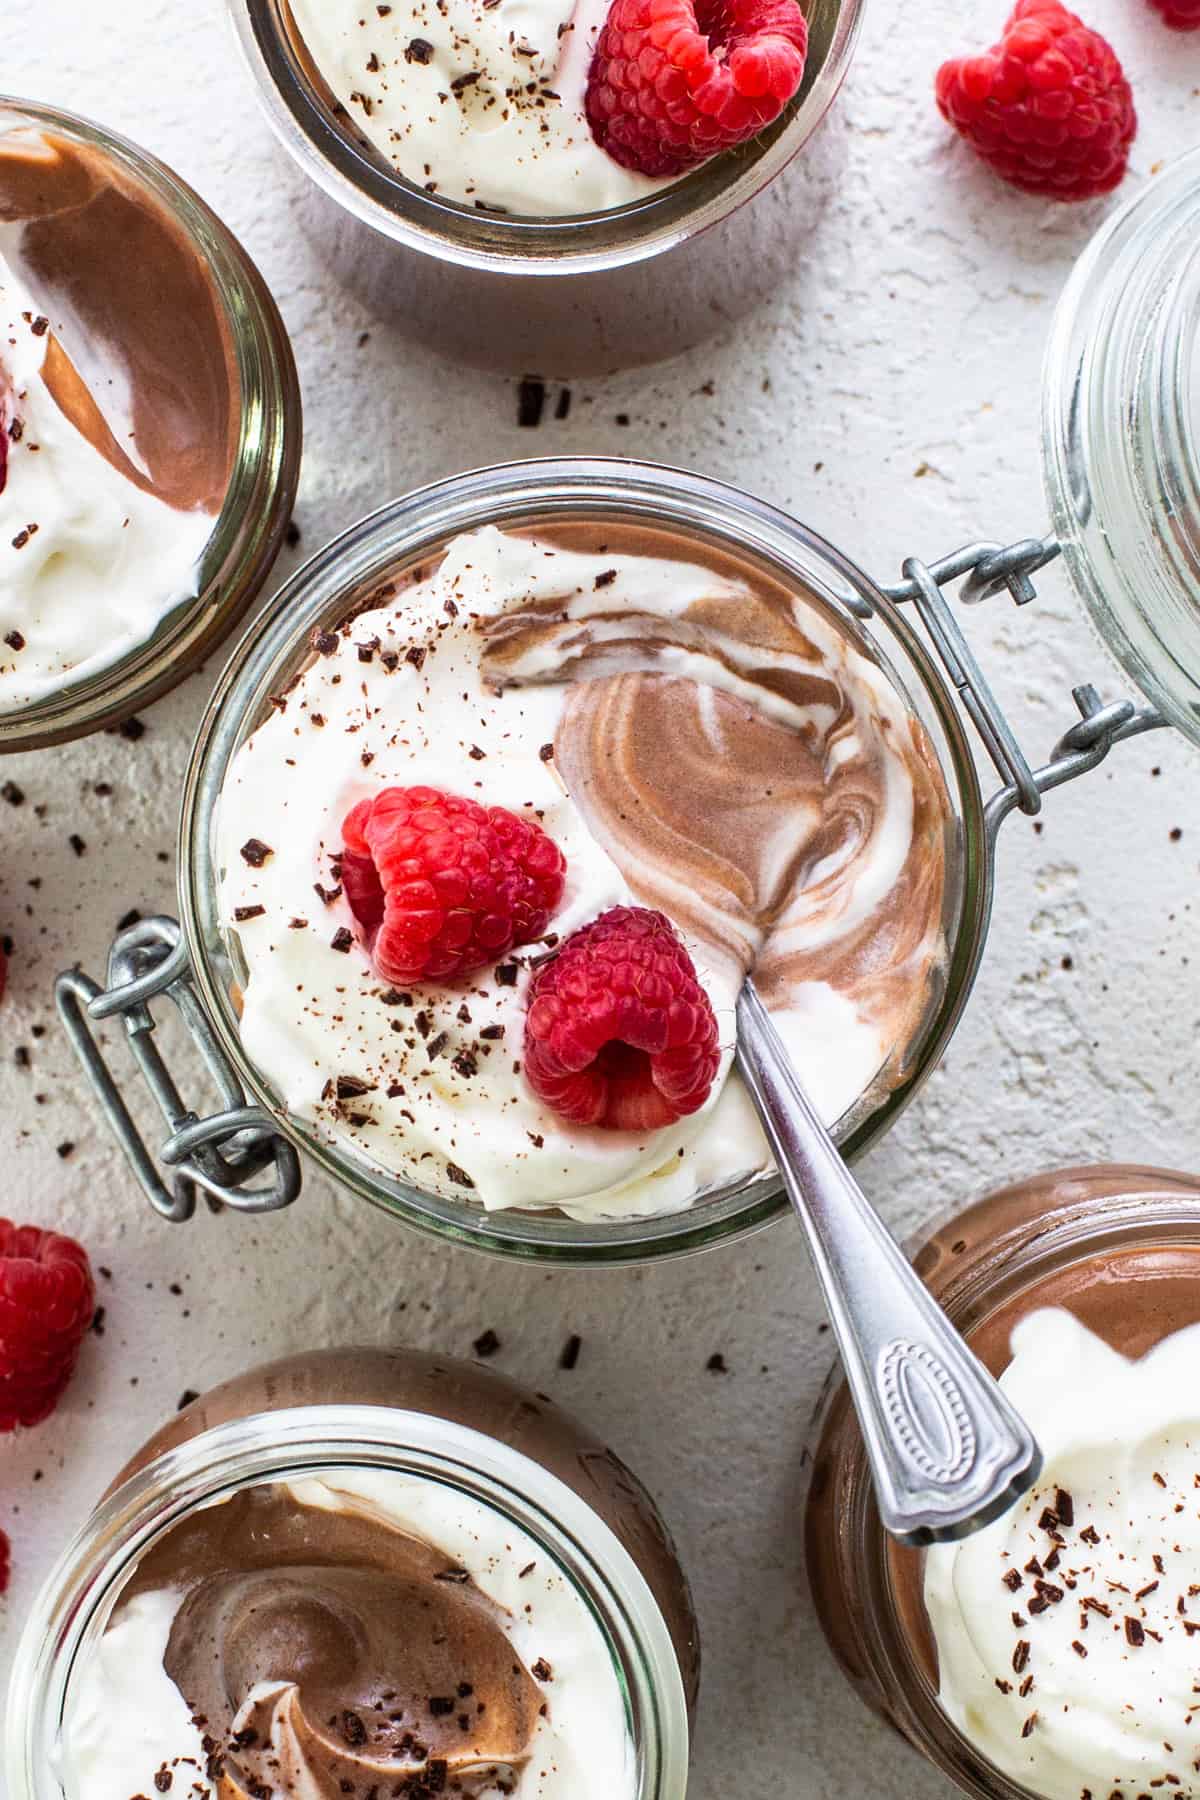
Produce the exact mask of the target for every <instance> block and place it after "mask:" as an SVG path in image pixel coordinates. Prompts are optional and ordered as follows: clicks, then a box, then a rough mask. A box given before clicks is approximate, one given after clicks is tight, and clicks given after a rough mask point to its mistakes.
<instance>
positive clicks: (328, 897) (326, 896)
mask: <svg viewBox="0 0 1200 1800" xmlns="http://www.w3.org/2000/svg"><path fill="white" fill-rule="evenodd" d="M341 892H342V890H341V886H340V885H339V886H338V887H331V888H327V887H322V886H321V884H320V882H319V881H314V882H313V893H314V894H316V896H317V898H318V899H319V900H320V901H321V903H322V905H324V906H332V905H333V903H334V901H335V900H337V899H338V898H340V896H341Z"/></svg>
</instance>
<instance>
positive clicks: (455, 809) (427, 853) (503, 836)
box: [342, 787, 567, 981]
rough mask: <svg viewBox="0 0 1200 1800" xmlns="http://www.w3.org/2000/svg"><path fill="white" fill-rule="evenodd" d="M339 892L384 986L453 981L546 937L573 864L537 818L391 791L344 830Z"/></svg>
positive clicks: (431, 794) (356, 812)
mask: <svg viewBox="0 0 1200 1800" xmlns="http://www.w3.org/2000/svg"><path fill="white" fill-rule="evenodd" d="M342 840H343V842H344V844H345V849H344V851H343V853H342V887H343V889H344V891H345V895H346V898H347V900H348V901H349V902H350V908H351V911H352V912H353V914H354V916H355V918H356V919H357V920H358V923H359V925H360V926H361V928H362V932H363V937H364V939H365V941H366V945H367V949H368V951H369V953H370V956H371V960H372V961H373V963H374V965H375V967H376V969H377V970H378V971H379V973H380V974H381V975H382V976H383V977H384V979H385V980H386V981H451V980H453V979H454V977H455V976H456V975H463V974H466V973H467V971H468V970H470V969H481V968H483V967H484V966H485V965H486V964H487V963H491V962H495V961H496V959H497V958H498V957H501V956H504V955H506V954H507V952H508V951H509V950H511V949H512V948H513V946H514V945H516V944H528V943H531V942H532V941H533V939H534V938H539V937H541V936H542V935H543V933H544V932H545V930H546V927H547V925H548V924H549V922H550V918H551V915H552V913H553V912H554V909H555V907H556V906H557V905H558V903H559V901H560V900H561V899H562V891H563V878H564V875H565V873H566V867H567V864H566V859H565V857H564V856H563V853H562V851H561V850H560V849H559V847H558V845H557V844H556V843H555V842H554V839H553V838H551V837H547V835H546V833H545V832H544V831H543V830H542V828H541V826H540V825H537V824H535V823H534V822H533V820H531V819H519V818H518V817H517V815H516V814H515V813H511V812H508V811H507V810H506V809H505V808H504V807H503V806H489V807H487V808H484V807H482V806H480V805H478V804H477V802H476V801H474V800H461V799H459V797H458V796H457V795H456V794H443V793H441V792H440V791H439V790H438V789H437V788H429V787H411V788H404V787H390V788H384V790H383V792H382V793H381V794H377V795H376V797H375V799H374V800H363V801H361V802H360V803H359V805H358V806H356V807H354V808H353V810H352V811H351V812H349V813H347V814H346V817H345V820H344V821H343V823H342Z"/></svg>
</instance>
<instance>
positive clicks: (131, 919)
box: [117, 906, 142, 931]
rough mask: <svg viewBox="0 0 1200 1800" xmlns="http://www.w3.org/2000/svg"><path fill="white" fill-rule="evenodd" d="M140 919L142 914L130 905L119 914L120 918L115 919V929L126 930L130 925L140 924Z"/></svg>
mask: <svg viewBox="0 0 1200 1800" xmlns="http://www.w3.org/2000/svg"><path fill="white" fill-rule="evenodd" d="M141 919H142V915H141V913H140V912H139V911H138V909H137V907H136V906H131V907H130V909H129V911H128V912H123V913H122V914H121V916H120V918H119V919H118V920H117V930H118V931H128V930H129V928H130V926H131V925H140V924H141Z"/></svg>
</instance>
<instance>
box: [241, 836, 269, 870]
mask: <svg viewBox="0 0 1200 1800" xmlns="http://www.w3.org/2000/svg"><path fill="white" fill-rule="evenodd" d="M274 854H275V852H274V851H273V850H272V848H271V846H270V844H264V843H263V841H262V839H261V838H247V839H246V842H245V843H244V844H243V845H242V848H241V858H242V861H243V862H247V863H249V864H250V867H251V868H252V869H261V868H262V866H263V864H264V863H265V862H266V861H267V860H268V858H269V857H272V856H274Z"/></svg>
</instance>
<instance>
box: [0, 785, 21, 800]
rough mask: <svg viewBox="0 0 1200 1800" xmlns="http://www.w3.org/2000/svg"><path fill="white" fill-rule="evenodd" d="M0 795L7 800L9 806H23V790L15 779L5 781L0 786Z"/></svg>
mask: <svg viewBox="0 0 1200 1800" xmlns="http://www.w3.org/2000/svg"><path fill="white" fill-rule="evenodd" d="M0 797H2V798H3V799H5V800H7V801H8V804H9V805H10V806H24V804H25V793H24V790H23V789H22V788H19V787H18V786H17V784H16V782H15V781H6V782H5V783H4V786H3V787H0Z"/></svg>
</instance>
